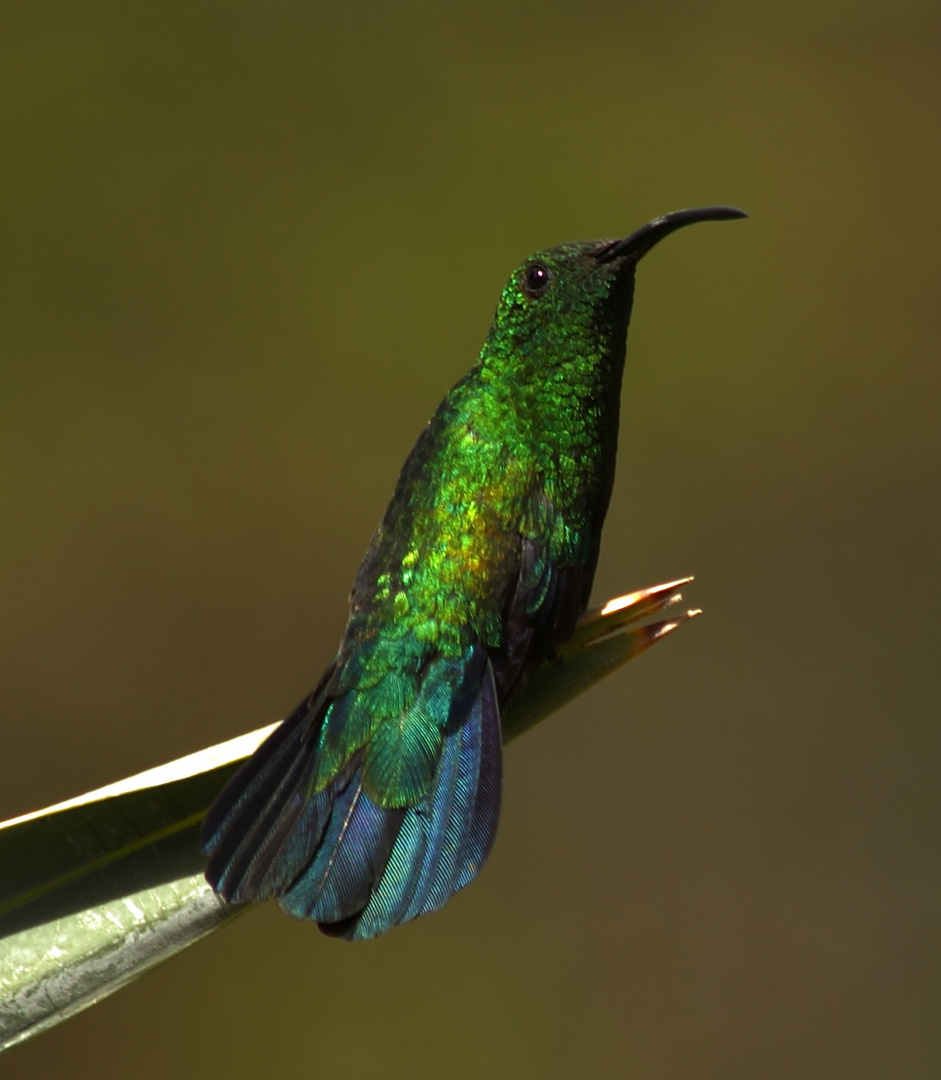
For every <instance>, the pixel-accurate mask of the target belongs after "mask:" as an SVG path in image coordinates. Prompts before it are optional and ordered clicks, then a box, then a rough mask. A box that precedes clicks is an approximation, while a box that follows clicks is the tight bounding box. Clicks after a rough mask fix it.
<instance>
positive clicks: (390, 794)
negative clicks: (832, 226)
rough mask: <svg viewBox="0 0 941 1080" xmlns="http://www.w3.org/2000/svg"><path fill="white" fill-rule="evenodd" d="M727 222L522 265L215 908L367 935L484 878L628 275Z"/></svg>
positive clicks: (274, 755) (569, 611) (235, 802)
mask: <svg viewBox="0 0 941 1080" xmlns="http://www.w3.org/2000/svg"><path fill="white" fill-rule="evenodd" d="M734 216H741V215H740V212H739V211H732V210H730V209H728V208H722V207H718V208H710V209H706V210H696V211H681V212H679V213H678V214H675V215H668V216H667V217H666V218H660V219H657V221H655V222H652V223H651V224H650V225H648V226H645V227H644V228H643V229H641V230H638V232H637V233H634V234H632V235H631V236H630V237H627V238H626V239H625V240H621V241H603V242H597V241H594V242H586V243H578V244H566V245H563V246H561V247H557V248H552V249H550V250H548V251H544V252H539V253H537V254H536V255H534V256H532V257H531V258H530V259H528V260H527V261H526V262H525V263H524V264H523V265H522V266H521V267H519V268H518V270H517V271H516V272H514V274H513V275H512V277H511V278H510V280H509V282H508V283H507V285H506V287H505V288H504V290H503V294H502V296H501V299H500V303H499V306H498V308H497V312H496V316H495V318H494V322H493V325H492V327H491V330H490V333H489V334H488V337H487V340H486V342H485V344H484V346H483V349H482V350H481V354H480V357H479V359H478V362H477V364H476V365H475V366H474V367H473V368H472V369H471V371H470V372H469V373H468V374H467V375H466V376H465V377H464V378H463V379H462V380H461V381H460V382H459V383H458V384H457V385H456V386H455V387H454V388H453V389H452V390H451V391H450V393H449V394H448V395H447V396H446V397H445V399H444V400H443V401H442V403H441V405H440V406H439V407H438V409H437V411H436V412H435V414H434V416H433V417H432V419H431V421H430V422H429V424H428V426H427V427H426V429H425V430H424V432H423V433H422V435H421V437H420V438H419V440H418V442H417V443H416V445H415V447H414V449H413V450H412V452H411V454H410V455H409V457H408V460H407V461H406V462H405V465H404V466H403V469H402V472H401V475H400V477H399V480H398V484H397V486H396V489H395V493H394V495H393V497H392V501H391V502H390V504H389V507H388V509H387V510H386V513H385V515H384V517H383V519H382V521H381V523H380V525H379V528H378V529H377V531H376V534H375V536H374V537H373V541H372V544H371V545H370V548H369V551H368V552H367V554H366V557H365V559H364V560H363V563H362V565H361V567H360V570H359V573H358V575H357V578H356V582H355V584H354V587H353V592H352V597H351V608H350V617H349V622H348V624H347V627H346V631H345V633H344V636H343V639H342V641H341V643H340V648H339V651H338V654H337V657H336V659H335V661H334V663H333V665H332V666H331V668H330V669H329V670H328V672H327V673H326V675H325V676H324V679H323V680H322V682H321V684H320V686H319V687H318V688H317V690H316V691H315V692H314V693H313V694H312V695H311V696H310V698H308V699H307V700H305V701H304V702H303V703H302V704H301V706H300V707H299V708H298V709H297V710H296V711H295V713H294V714H292V716H291V717H289V719H288V720H287V721H286V722H285V724H284V725H283V726H282V728H280V729H279V730H278V731H277V732H275V734H274V735H272V736H271V738H270V739H269V741H268V742H267V743H266V744H264V745H263V746H262V747H261V748H260V749H259V751H258V753H257V754H256V756H255V757H254V758H253V759H252V760H251V761H250V762H249V763H248V764H247V765H246V766H245V768H244V769H243V770H242V771H241V772H240V773H239V774H238V775H237V776H236V777H235V778H234V779H233V781H232V783H231V784H230V785H229V787H227V788H226V790H225V791H224V792H223V794H222V795H221V796H220V798H219V800H218V801H217V803H216V804H215V805H214V807H213V808H212V810H211V811H210V813H209V814H208V815H207V819H206V822H205V823H204V844H205V847H206V849H207V851H208V852H209V854H210V863H209V869H208V871H207V876H208V877H209V880H210V881H211V883H212V884H213V885H214V886H215V887H216V888H217V890H218V891H219V892H220V893H221V894H222V895H223V896H225V897H226V898H228V899H232V900H239V901H241V900H251V899H264V898H267V897H269V896H277V897H278V898H279V903H280V904H281V906H282V907H283V908H284V909H285V910H287V911H289V912H290V913H291V914H294V915H299V916H302V917H309V918H313V919H315V920H316V921H318V922H319V923H320V924H321V926H322V927H324V928H325V929H328V930H330V931H331V932H333V933H337V934H340V935H342V936H346V937H370V936H374V935H375V934H377V933H381V932H382V931H384V930H386V929H388V928H389V927H391V926H393V925H396V924H397V923H399V922H403V921H406V920H408V919H410V918H414V917H415V916H416V915H420V914H424V913H425V912H426V911H430V910H434V909H435V908H437V907H440V906H441V905H442V904H443V903H444V902H445V901H446V900H447V898H448V896H450V895H451V893H452V892H454V891H455V890H456V889H459V888H461V887H462V886H463V885H465V884H467V882H469V881H470V880H472V879H473V877H474V876H475V875H476V873H477V872H478V870H479V868H480V865H481V864H482V862H483V861H484V859H485V858H486V856H487V853H488V852H489V849H490V846H491V844H492V842H493V837H494V834H495V830H496V824H497V817H498V813H499V800H500V786H501V751H500V730H499V716H500V706H501V705H502V704H503V703H504V702H505V701H506V700H507V698H508V697H509V695H510V694H511V693H512V691H513V686H514V684H515V682H516V680H517V678H518V676H519V674H520V672H521V671H522V670H523V668H524V667H525V666H526V665H528V664H536V663H539V662H540V661H542V660H544V659H545V658H546V657H548V656H550V655H551V653H552V649H553V645H554V643H557V642H559V641H562V640H564V639H565V638H566V637H567V636H568V635H569V634H571V632H572V629H573V627H574V624H575V620H576V618H577V617H578V614H579V613H580V612H581V611H582V610H583V609H584V607H585V605H586V604H587V601H588V595H589V592H590V589H591V582H592V578H593V575H594V570H595V565H596V562H597V558H598V549H599V544H600V540H601V527H602V523H603V521H604V516H605V513H606V511H607V507H608V501H609V499H610V495H611V487H612V482H613V477H614V461H615V453H616V445H617V427H618V411H619V397H620V386H621V375H622V371H623V366H624V352H625V342H626V333H627V325H628V321H629V317H630V309H631V300H632V293H633V285H634V269H635V266H636V264H637V261H638V260H639V259H640V258H641V256H642V255H643V254H645V252H646V251H647V250H649V248H650V247H652V246H653V244H655V243H656V242H657V241H658V240H659V239H661V238H662V237H663V236H665V235H667V234H668V233H669V232H671V231H673V230H674V229H676V228H679V227H680V226H682V225H684V224H687V223H690V222H693V221H700V220H706V219H718V218H726V217H734Z"/></svg>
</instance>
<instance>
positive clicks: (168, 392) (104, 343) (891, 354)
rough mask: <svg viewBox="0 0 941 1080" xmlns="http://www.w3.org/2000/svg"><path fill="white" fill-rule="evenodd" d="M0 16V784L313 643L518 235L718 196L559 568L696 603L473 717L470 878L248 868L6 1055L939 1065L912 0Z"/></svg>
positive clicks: (287, 689) (887, 1067) (291, 681)
mask: <svg viewBox="0 0 941 1080" xmlns="http://www.w3.org/2000/svg"><path fill="white" fill-rule="evenodd" d="M3 23H4V28H3V34H2V37H0V137H2V146H3V180H2V191H3V197H2V200H0V235H2V242H0V276H2V277H0V279H2V288H0V310H2V326H3V332H2V361H0V478H2V486H0V491H2V515H0V582H2V584H0V592H2V598H3V601H2V620H0V685H2V687H3V710H2V717H3V718H2V746H3V751H2V755H0V818H4V817H8V816H12V815H14V814H16V813H21V812H25V811H27V810H29V809H33V808H36V807H39V806H43V805H46V804H48V803H51V802H54V801H57V800H60V799H63V798H66V797H68V796H71V795H74V794H77V793H79V792H82V791H85V790H88V789H90V788H93V787H96V786H98V785H100V784H103V783H106V782H109V781H111V780H114V779H117V778H120V777H123V776H125V775H128V774H131V773H133V772H136V771H139V770H141V769H143V768H146V767H149V766H152V765H155V764H158V763H161V762H163V761H167V760H169V759H172V758H174V757H177V756H180V755H182V754H184V753H187V752H190V751H193V750H196V749H199V748H201V747H203V746H206V745H208V744H210V743H213V742H217V741H220V740H222V739H225V738H227V737H230V736H233V735H236V734H239V733H241V732H243V731H246V730H249V729H251V728H254V727H257V726H259V725H260V724H262V723H267V722H269V721H271V720H273V719H275V718H277V717H278V716H280V715H283V714H284V712H285V711H286V710H288V709H289V708H290V707H291V706H293V705H294V704H295V703H296V701H297V700H298V699H299V698H300V696H301V695H302V694H303V693H305V692H306V691H307V690H309V689H310V687H311V686H312V685H313V683H314V682H315V681H316V680H317V678H318V676H319V673H320V670H321V668H322V667H323V665H324V664H325V663H326V661H327V660H328V658H329V657H330V655H331V654H332V650H333V648H334V647H335V644H336V641H337V639H338V636H339V633H340V630H341V628H342V625H343V621H344V616H345V602H346V596H347V590H348V588H349V585H350V582H351V581H352V577H353V574H354V572H355V569H356V566H357V564H358V561H359V558H360V556H361V554H362V552H363V550H364V549H365V547H366V544H367V542H368V540H369V537H370V535H371V532H372V529H373V527H374V525H375V523H376V522H377V520H378V518H379V515H380V513H381V511H382V509H383V507H384V505H385V502H386V500H387V498H388V495H389V493H390V491H391V488H392V484H393V482H394V479H395V476H396V473H397V471H398V467H399V465H400V463H401V461H402V460H403V458H404V456H405V454H406V453H407V451H408V449H409V447H410V446H411V443H412V442H413V440H414V438H415V437H416V435H417V433H418V431H419V430H420V428H421V426H422V425H423V424H424V422H425V420H426V419H427V417H428V416H429V415H430V413H431V411H432V409H433V408H434V406H435V404H436V403H437V401H438V400H439V398H440V397H441V395H442V394H443V392H444V391H445V390H446V389H447V388H448V387H449V386H450V385H451V384H452V383H453V382H454V381H455V380H456V379H457V378H458V377H459V376H460V375H461V374H462V373H463V371H464V370H465V369H466V368H467V367H468V366H469V365H470V364H471V362H472V361H473V359H474V358H475V356H476V353H477V350H478V348H479V346H480V343H481V341H482V339H483V336H484V333H485V332H486V329H487V326H488V325H489V320H490V315H491V313H492V310H493V307H494V303H495V300H496V297H497V295H498V292H499V289H500V287H501V286H502V284H503V281H504V279H505V277H506V275H507V273H508V272H509V271H510V269H511V268H512V267H513V266H515V265H516V264H517V262H518V261H520V260H521V259H522V258H523V257H525V256H526V255H527V254H528V253H529V252H530V251H532V250H534V249H536V248H538V247H541V246H544V245H547V244H552V243H557V242H561V241H565V240H573V239H581V238H586V237H595V236H611V235H620V234H623V233H625V232H627V231H629V230H630V229H632V228H634V227H636V226H637V225H639V224H641V223H642V222H644V221H645V220H647V219H648V218H650V217H653V216H655V215H656V214H659V213H662V212H664V211H666V210H670V209H675V208H678V207H683V206H690V205H700V204H706V203H715V202H729V203H735V204H738V205H741V206H743V207H745V208H746V209H747V210H748V211H749V212H750V213H751V215H752V217H751V219H750V220H749V221H748V222H744V223H730V224H722V225H701V226H698V227H697V228H695V229H691V230H689V231H686V232H683V233H681V234H679V235H677V236H676V237H674V238H671V239H670V240H669V241H668V242H667V243H666V244H664V245H663V246H662V247H661V248H658V250H657V251H656V253H655V254H654V255H652V256H651V257H650V259H649V260H648V261H646V262H645V263H644V265H643V267H642V270H641V272H640V275H639V282H638V290H637V301H636V305H635V311H634V326H633V328H632V331H631V341H630V347H629V357H628V365H629V366H628V371H627V375H626V383H625V391H624V401H623V421H622V423H623V427H622V439H621V447H620V451H619V474H618V481H617V488H616V491H615V495H614V500H613V505H612V510H611V514H610V517H609V523H608V526H607V530H606V536H605V543H604V548H603V553H602V560H601V566H600V569H599V573H598V578H597V581H596V592H595V595H596V597H598V598H599V599H603V598H604V597H605V596H608V595H612V594H615V593H618V592H622V591H625V590H627V589H629V588H633V587H637V586H641V585H648V584H652V583H654V582H658V581H663V580H668V579H670V578H673V577H677V576H680V575H682V574H686V573H695V574H696V575H697V581H696V583H695V584H694V586H693V587H692V588H690V589H689V590H688V592H687V596H686V599H687V601H688V602H689V603H690V604H694V605H696V606H701V607H703V608H704V609H705V612H706V614H705V616H704V617H703V618H702V619H700V620H699V621H698V622H697V623H695V624H693V625H691V626H690V627H689V628H687V629H684V631H683V632H682V633H681V634H679V635H677V636H676V637H674V638H672V639H670V641H669V642H667V643H664V644H663V645H662V646H660V647H658V648H657V649H655V650H654V651H653V652H652V653H651V654H649V655H647V656H645V657H643V658H642V659H640V660H639V661H637V662H636V663H635V664H632V665H631V666H630V667H629V668H628V669H626V670H625V671H624V672H622V673H620V674H619V675H618V676H616V677H615V678H614V679H612V680H610V681H609V682H608V683H607V684H606V685H605V686H603V687H602V688H599V689H598V690H596V691H594V692H593V693H592V694H590V695H588V696H586V697H584V698H582V699H581V700H580V701H578V702H577V703H575V704H574V705H573V706H571V707H569V708H568V709H567V710H565V711H564V712H563V713H560V714H559V715H557V716H556V717H554V718H553V719H552V720H551V721H549V722H547V723H546V724H544V725H543V726H542V727H541V728H540V729H539V730H537V731H535V732H533V733H531V734H529V735H528V736H527V737H526V738H525V739H523V740H521V741H520V742H519V743H518V744H515V745H514V746H513V747H512V748H511V750H510V751H509V752H508V755H507V762H506V789H505V790H506V795H505V809H504V813H503V819H502V826H501V831H500V836H499V840H498V844H497V847H496V850H495V852H494V854H493V857H492V859H491V862H490V864H489V866H488V868H487V870H486V872H485V873H484V874H483V876H482V877H481V879H480V880H479V882H478V883H477V884H475V885H474V887H473V888H471V889H469V890H467V891H466V892H465V893H463V894H461V895H460V896H459V897H457V898H456V899H455V900H454V901H453V902H452V903H451V904H449V905H448V907H447V909H446V910H445V911H444V912H442V913H441V914H439V915H437V916H436V917H434V918H430V919H426V920H422V921H420V922H418V923H416V924H413V925H410V926H408V927H405V928H403V929H401V930H398V931H396V932H395V933H392V934H391V935H389V936H387V937H386V938H384V939H382V940H379V941H377V942H374V943H371V944H368V945H365V946H349V945H346V944H344V943H338V942H334V941H329V940H327V939H325V938H323V937H321V935H320V934H318V933H317V932H316V930H314V929H313V928H312V927H310V926H305V925H301V924H295V923H293V922H292V921H290V920H288V919H286V918H284V917H282V916H280V915H278V913H277V912H276V910H274V909H271V910H269V909H262V910H259V911H257V912H254V913H252V914H251V915H250V916H249V917H247V918H245V919H242V920H239V921H238V922H237V924H235V925H233V926H231V927H229V928H227V929H226V930H224V931H222V932H221V933H219V934H217V935H215V936H214V937H213V938H211V939H210V940H208V941H206V942H204V943H202V944H200V945H199V946H197V947H195V948H194V949H192V950H190V951H189V952H188V953H187V954H186V955H184V956H182V957H180V958H178V959H176V960H174V961H173V962H171V963H169V964H167V965H165V966H164V967H162V968H161V969H159V970H158V971H156V972H154V973H152V974H150V975H149V976H147V977H146V978H144V979H143V980H142V981H140V982H139V983H137V984H136V985H134V986H132V987H130V988H128V989H126V990H124V991H122V992H121V993H119V994H117V995H116V996H115V997H113V998H111V999H110V1000H109V1001H107V1002H105V1003H103V1004H101V1005H99V1006H98V1007H96V1008H94V1009H92V1010H90V1011H89V1012H87V1013H85V1014H84V1015H82V1016H81V1017H79V1018H77V1019H74V1020H72V1021H69V1022H68V1023H66V1024H64V1025H63V1026H61V1027H60V1028H58V1029H56V1030H54V1031H52V1032H50V1033H49V1034H47V1035H45V1036H43V1037H41V1038H39V1039H37V1040H36V1041H35V1042H32V1043H30V1044H27V1045H25V1046H23V1047H22V1048H20V1049H18V1050H16V1051H13V1052H12V1053H11V1054H10V1055H9V1057H7V1058H5V1059H4V1062H3V1071H4V1075H5V1076H9V1077H12V1078H21V1080H26V1078H32V1077H43V1078H45V1077H49V1076H58V1075H62V1076H69V1077H72V1078H82V1077H95V1078H110V1077H125V1076H130V1075H133V1076H135V1077H138V1078H141V1080H148V1078H162V1077H166V1076H170V1075H173V1076H181V1077H190V1076H193V1077H197V1076H200V1077H202V1076H210V1077H215V1076H227V1077H232V1078H239V1077H258V1076H271V1075H279V1076H284V1077H315V1076H316V1077H332V1076H349V1077H359V1076H370V1077H376V1078H385V1077H392V1078H397V1077H409V1078H415V1080H420V1078H426V1077H427V1078H438V1077H455V1078H463V1077H474V1078H476V1077H488V1078H490V1077H495V1078H496V1077H501V1078H502V1077H508V1078H514V1080H526V1078H530V1077H532V1078H540V1080H546V1078H555V1077H566V1078H567V1077H576V1078H581V1077H628V1078H634V1077H638V1078H644V1080H648V1078H652V1080H685V1078H694V1077H695V1078H697V1080H755V1078H756V1077H760V1078H762V1080H778V1078H780V1080H791V1078H793V1077H795V1076H800V1077H802V1078H803V1077H807V1078H831V1077H832V1078H837V1077H848V1076H852V1077H854V1078H856V1080H870V1078H882V1077H886V1078H897V1077H905V1078H907V1080H919V1078H922V1077H925V1078H927V1077H932V1078H934V1077H937V1076H938V1075H939V1073H941V1023H939V1015H941V977H939V975H941V972H939V967H941V965H939V946H941V925H939V901H941V872H939V870H941V868H939V858H938V836H939V831H941V806H939V790H938V789H939V785H938V781H937V772H938V767H939V763H941V762H939V716H938V705H939V699H941V678H939V669H941V663H939V659H938V653H939V644H941V624H939V620H938V617H937V611H936V609H937V596H938V592H939V585H941V568H939V560H938V548H939V539H941V505H939V480H941V475H939V474H941V468H939V451H941V427H939V404H941V402H939V391H941V365H939V350H938V343H939V330H941V305H939V303H938V299H937V282H938V276H939V271H941V265H939V254H938V252H939V241H941V228H939V221H941V218H939V212H938V199H939V194H938V193H939V189H941V184H939V180H941V142H939V121H941V107H939V106H941V65H939V60H938V58H939V55H941V15H939V9H938V7H937V5H936V4H931V3H927V2H926V3H918V2H916V0H868V2H860V0H854V2H851V0H814V3H807V2H804V3H784V2H772V0H765V2H763V3H760V4H744V3H738V2H735V0H727V2H718V0H716V2H705V3H700V4H690V3H682V2H677V0H664V2H662V3H659V4H649V3H637V2H635V0H629V2H626V3H617V4H615V3H601V2H596V0H581V2H580V3H579V4H565V3H561V2H556V0H543V2H542V3H540V4H539V5H535V6H534V5H531V4H513V3H511V4H500V3H495V2H487V0H474V2H469V3H466V4H460V5H458V4H454V5H448V4H441V3H438V4H436V3H431V2H419V0H415V2H407V0H406V2H401V0H400V2H397V3H394V4H393V3H379V2H370V0H354V2H350V3H347V4H345V5H335V4H325V3H296V2H287V0H270V2H268V3H266V4H259V3H245V2H239V0H227V2H226V3H213V2H209V0H187V2H186V3H178V2H173V0H168V2H165V3H162V4H157V5H136V4H130V5H129V4H126V3H117V2H112V3H104V2H101V0H86V2H85V3H83V4H70V3H64V2H60V3H51V4H42V3H40V4H35V3H22V2H18V0H7V3H6V4H5V5H4V16H3ZM0 872H2V870H0Z"/></svg>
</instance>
